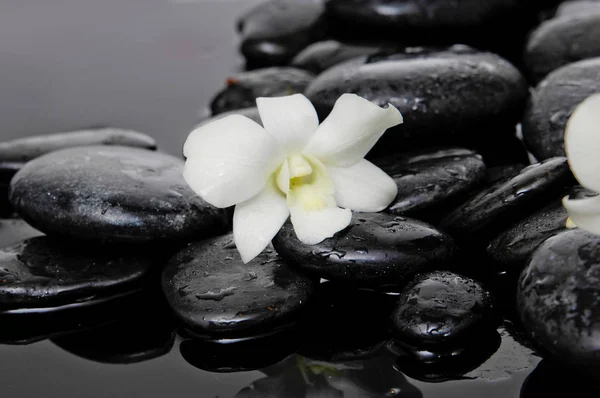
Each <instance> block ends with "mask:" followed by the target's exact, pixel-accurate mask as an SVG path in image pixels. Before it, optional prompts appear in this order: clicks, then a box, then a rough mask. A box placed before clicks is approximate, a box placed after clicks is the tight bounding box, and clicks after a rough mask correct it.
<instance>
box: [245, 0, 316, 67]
mask: <svg viewBox="0 0 600 398" xmlns="http://www.w3.org/2000/svg"><path fill="white" fill-rule="evenodd" d="M323 3H324V2H323V0H310V1H307V0H269V1H266V2H264V3H262V4H260V5H258V6H256V7H254V8H253V9H251V10H250V12H248V13H247V14H245V15H244V16H242V17H241V18H240V20H239V21H238V31H239V32H240V35H241V36H242V45H241V52H242V54H244V57H246V61H247V65H248V66H249V67H251V68H256V67H264V66H271V65H285V64H286V63H287V62H288V61H290V60H291V59H292V58H293V57H294V55H296V54H297V53H298V52H300V50H302V49H303V48H304V47H306V46H307V45H308V44H310V43H312V42H314V41H317V40H320V39H322V38H323V36H324V35H325V27H326V26H325V24H324V22H325V20H324V16H325V15H324V14H325V6H324V4H323Z"/></svg>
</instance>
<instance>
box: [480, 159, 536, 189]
mask: <svg viewBox="0 0 600 398" xmlns="http://www.w3.org/2000/svg"><path fill="white" fill-rule="evenodd" d="M525 167H527V166H526V165H525V164H523V163H516V164H505V165H502V166H494V167H489V168H488V169H487V175H486V177H485V185H487V186H492V185H494V184H497V183H498V182H500V181H506V180H510V179H511V178H513V177H514V176H516V175H518V174H519V173H520V172H521V170H523V169H524V168H525Z"/></svg>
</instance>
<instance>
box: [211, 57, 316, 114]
mask: <svg viewBox="0 0 600 398" xmlns="http://www.w3.org/2000/svg"><path fill="white" fill-rule="evenodd" d="M313 79H314V76H313V75H312V74H311V73H309V72H307V71H304V70H302V69H297V68H290V67H282V68H276V67H273V68H266V69H257V70H253V71H249V72H242V73H239V74H237V75H235V76H232V77H229V78H228V79H227V81H226V86H225V88H224V89H222V90H221V91H219V92H218V93H217V94H216V95H215V97H214V98H213V99H212V101H211V104H210V109H211V112H212V114H213V115H216V114H219V113H223V112H228V111H233V110H236V109H243V108H250V107H254V106H256V98H258V97H282V96H286V95H292V94H296V93H303V92H304V90H305V89H306V87H307V86H308V85H309V83H310V82H312V81H313Z"/></svg>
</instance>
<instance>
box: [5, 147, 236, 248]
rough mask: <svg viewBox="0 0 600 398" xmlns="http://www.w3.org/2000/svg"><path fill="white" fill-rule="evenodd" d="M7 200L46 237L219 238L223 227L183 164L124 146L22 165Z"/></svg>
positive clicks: (221, 216) (73, 151)
mask: <svg viewBox="0 0 600 398" xmlns="http://www.w3.org/2000/svg"><path fill="white" fill-rule="evenodd" d="M10 200H11V203H12V205H13V207H14V208H15V210H16V212H17V213H19V214H20V215H21V216H22V217H23V219H25V220H26V221H27V222H28V223H30V224H31V225H32V226H34V227H35V228H37V229H39V230H40V231H42V232H45V233H46V234H48V235H59V236H66V237H70V238H73V239H81V240H93V241H108V242H123V243H137V242H148V241H158V240H161V241H173V240H182V239H189V238H194V237H198V236H206V235H214V234H216V233H219V232H220V231H222V230H223V229H224V228H225V227H226V216H225V212H224V211H223V210H219V209H216V208H214V207H212V206H210V205H208V204H207V203H206V202H204V201H203V200H202V199H201V198H200V197H199V196H197V195H196V194H195V193H194V192H192V190H191V189H190V188H189V187H188V185H187V184H186V182H185V181H184V180H183V161H181V160H180V159H177V158H175V157H173V156H170V155H166V154H162V153H156V152H151V151H146V150H142V149H136V148H126V147H117V146H115V147H102V146H93V147H80V148H70V149H63V150H60V151H56V152H52V153H49V154H47V155H44V156H42V157H39V158H37V159H35V160H33V161H31V162H29V163H27V164H26V165H25V167H23V169H21V170H20V171H19V173H17V175H15V177H14V178H13V180H12V183H11V192H10Z"/></svg>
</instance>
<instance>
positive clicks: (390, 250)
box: [273, 213, 454, 290]
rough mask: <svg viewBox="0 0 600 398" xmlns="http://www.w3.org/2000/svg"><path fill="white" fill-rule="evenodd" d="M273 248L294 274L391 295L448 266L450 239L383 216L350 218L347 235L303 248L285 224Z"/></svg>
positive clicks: (422, 225)
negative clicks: (419, 276)
mask: <svg viewBox="0 0 600 398" xmlns="http://www.w3.org/2000/svg"><path fill="white" fill-rule="evenodd" d="M273 245H274V246H275V249H276V250H277V252H278V253H279V254H280V255H281V257H283V258H284V259H285V260H287V261H289V262H290V263H291V264H293V265H294V266H295V267H297V268H298V269H300V270H302V271H305V272H308V273H310V274H312V275H316V276H318V277H321V278H325V279H328V280H331V281H337V282H342V283H344V284H349V285H355V286H361V287H371V288H377V289H382V290H385V289H395V288H397V287H399V286H402V285H404V284H406V283H407V282H408V281H410V280H411V279H412V278H413V277H414V276H415V275H416V274H419V273H423V272H426V271H430V270H432V269H434V268H435V267H439V266H441V265H443V264H444V262H446V261H448V260H450V259H451V258H452V256H453V254H454V242H453V241H452V239H451V238H450V237H449V236H448V235H446V234H444V233H442V232H440V231H438V230H436V229H435V228H434V227H432V226H431V225H429V224H426V223H424V222H422V221H417V220H412V219H405V218H402V217H398V216H396V217H394V216H392V215H389V214H383V213H354V214H353V215H352V222H351V223H350V226H348V227H347V228H346V229H344V230H342V231H340V232H338V233H336V234H335V235H334V236H333V237H332V238H329V239H325V240H324V241H322V242H321V243H318V244H316V245H305V244H303V243H302V242H300V240H298V238H297V237H296V234H295V232H294V228H293V226H292V224H291V222H289V221H288V222H286V223H285V224H284V225H283V228H282V229H281V231H279V233H278V234H277V235H276V236H275V238H274V240H273Z"/></svg>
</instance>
